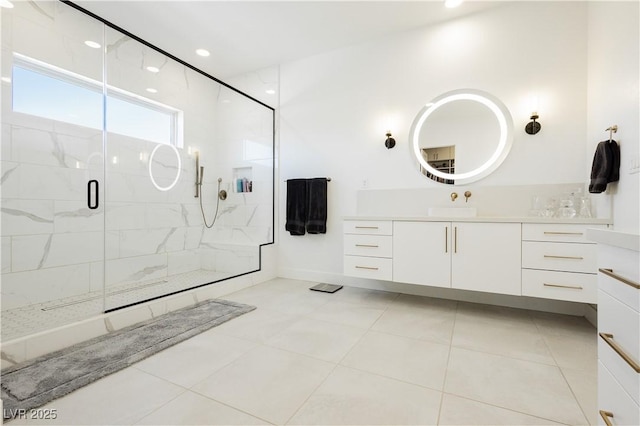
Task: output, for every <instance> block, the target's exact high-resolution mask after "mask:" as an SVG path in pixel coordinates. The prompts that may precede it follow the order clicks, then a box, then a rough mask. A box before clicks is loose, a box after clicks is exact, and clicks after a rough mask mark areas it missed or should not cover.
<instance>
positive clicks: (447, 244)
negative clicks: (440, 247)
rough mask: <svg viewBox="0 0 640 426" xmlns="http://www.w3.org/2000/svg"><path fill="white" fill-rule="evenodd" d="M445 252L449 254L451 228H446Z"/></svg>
mask: <svg viewBox="0 0 640 426" xmlns="http://www.w3.org/2000/svg"><path fill="white" fill-rule="evenodd" d="M444 252H445V253H449V227H448V226H445V227H444Z"/></svg>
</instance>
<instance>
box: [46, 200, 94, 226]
mask: <svg viewBox="0 0 640 426" xmlns="http://www.w3.org/2000/svg"><path fill="white" fill-rule="evenodd" d="M53 221H54V230H55V232H56V233H63V232H86V231H102V230H103V229H104V209H102V208H98V209H89V208H88V207H87V202H86V200H83V201H79V200H78V201H63V200H55V201H54V214H53Z"/></svg>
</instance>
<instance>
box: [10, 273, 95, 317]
mask: <svg viewBox="0 0 640 426" xmlns="http://www.w3.org/2000/svg"><path fill="white" fill-rule="evenodd" d="M90 269H91V268H90V265H89V264H88V263H85V264H80V265H72V266H62V267H58V268H47V269H39V270H34V271H25V272H13V273H10V274H3V276H2V309H3V310H6V309H13V308H17V307H20V306H27V305H32V304H35V303H42V302H46V301H49V300H56V299H60V298H64V297H68V296H76V295H80V294H84V293H87V292H88V291H89V282H90V278H91V277H90V275H91V273H90Z"/></svg>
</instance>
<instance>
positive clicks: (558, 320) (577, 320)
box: [531, 311, 596, 336]
mask: <svg viewBox="0 0 640 426" xmlns="http://www.w3.org/2000/svg"><path fill="white" fill-rule="evenodd" d="M531 317H532V318H533V321H534V322H535V324H536V325H537V326H538V328H539V329H540V331H541V332H543V333H544V334H545V335H554V336H577V335H584V336H590V335H592V334H594V333H595V332H596V328H595V327H594V326H593V325H592V324H591V323H590V322H589V321H587V319H586V318H585V317H577V316H573V315H562V314H554V313H550V312H536V311H532V312H531Z"/></svg>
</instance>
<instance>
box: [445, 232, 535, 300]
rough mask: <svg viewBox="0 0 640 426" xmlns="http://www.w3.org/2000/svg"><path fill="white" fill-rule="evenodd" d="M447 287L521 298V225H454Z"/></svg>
mask: <svg viewBox="0 0 640 426" xmlns="http://www.w3.org/2000/svg"><path fill="white" fill-rule="evenodd" d="M452 226H453V254H452V257H451V287H453V288H460V289H465V290H476V291H484V292H490V293H501V294H514V295H521V293H522V292H521V225H520V224H519V223H462V222H454V223H453V224H452Z"/></svg>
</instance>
